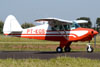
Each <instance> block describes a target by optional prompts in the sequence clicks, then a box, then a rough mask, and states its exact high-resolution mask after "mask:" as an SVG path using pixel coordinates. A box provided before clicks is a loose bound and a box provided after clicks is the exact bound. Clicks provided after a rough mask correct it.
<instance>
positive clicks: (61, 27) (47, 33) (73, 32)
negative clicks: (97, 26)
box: [3, 15, 98, 53]
mask: <svg viewBox="0 0 100 67" xmlns="http://www.w3.org/2000/svg"><path fill="white" fill-rule="evenodd" d="M35 21H36V22H40V23H42V25H38V26H35V27H30V28H26V29H22V27H21V26H20V24H19V23H18V21H17V20H16V18H15V17H14V16H13V15H9V16H8V17H7V18H6V20H5V23H4V27H3V33H4V35H9V36H15V37H22V38H30V39H40V40H51V41H60V45H59V47H57V49H56V51H57V52H59V53H61V52H63V48H64V51H65V52H70V51H71V48H70V45H71V43H72V42H77V41H90V40H91V39H92V38H93V37H94V36H95V35H97V34H98V32H97V31H95V30H93V29H89V28H81V27H80V25H79V24H78V23H87V21H86V20H74V21H68V20H62V19H58V18H45V19H38V20H35ZM87 52H93V47H91V46H90V45H88V47H87Z"/></svg>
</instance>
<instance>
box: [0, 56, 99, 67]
mask: <svg viewBox="0 0 100 67" xmlns="http://www.w3.org/2000/svg"><path fill="white" fill-rule="evenodd" d="M0 67H100V60H91V59H85V58H84V59H83V58H70V57H58V58H55V59H50V60H40V59H17V60H15V59H4V60H2V59H0Z"/></svg>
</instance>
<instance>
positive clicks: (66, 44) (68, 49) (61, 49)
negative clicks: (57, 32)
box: [56, 41, 72, 53]
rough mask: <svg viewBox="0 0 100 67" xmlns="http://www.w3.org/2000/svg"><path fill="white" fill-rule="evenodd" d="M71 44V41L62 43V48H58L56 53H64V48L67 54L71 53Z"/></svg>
mask: <svg viewBox="0 0 100 67" xmlns="http://www.w3.org/2000/svg"><path fill="white" fill-rule="evenodd" d="M71 43H72V42H69V41H60V46H59V47H57V48H56V51H57V52H58V53H62V52H63V47H64V51H65V52H70V51H71V48H70V44H71Z"/></svg>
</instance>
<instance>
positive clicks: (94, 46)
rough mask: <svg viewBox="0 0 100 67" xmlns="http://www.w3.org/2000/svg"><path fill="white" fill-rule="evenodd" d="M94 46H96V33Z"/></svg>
mask: <svg viewBox="0 0 100 67" xmlns="http://www.w3.org/2000/svg"><path fill="white" fill-rule="evenodd" d="M94 47H96V35H94Z"/></svg>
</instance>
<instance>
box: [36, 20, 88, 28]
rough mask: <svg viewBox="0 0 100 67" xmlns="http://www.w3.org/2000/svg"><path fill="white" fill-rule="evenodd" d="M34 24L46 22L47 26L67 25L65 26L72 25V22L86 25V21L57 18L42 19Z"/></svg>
mask: <svg viewBox="0 0 100 67" xmlns="http://www.w3.org/2000/svg"><path fill="white" fill-rule="evenodd" d="M35 21H36V22H41V21H42V22H43V21H44V22H45V21H46V22H48V24H49V25H51V26H55V25H67V24H72V23H73V22H75V23H88V21H86V20H74V21H68V20H63V19H59V18H44V19H38V20H35Z"/></svg>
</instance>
